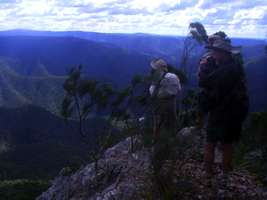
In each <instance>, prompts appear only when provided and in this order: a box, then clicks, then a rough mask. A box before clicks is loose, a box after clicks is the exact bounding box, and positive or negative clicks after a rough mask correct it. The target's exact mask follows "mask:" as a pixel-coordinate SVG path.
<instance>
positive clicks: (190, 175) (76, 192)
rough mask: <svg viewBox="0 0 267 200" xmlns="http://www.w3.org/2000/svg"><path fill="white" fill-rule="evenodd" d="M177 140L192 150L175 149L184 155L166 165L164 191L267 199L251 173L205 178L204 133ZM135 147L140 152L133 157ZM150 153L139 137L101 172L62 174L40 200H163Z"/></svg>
mask: <svg viewBox="0 0 267 200" xmlns="http://www.w3.org/2000/svg"><path fill="white" fill-rule="evenodd" d="M174 139H175V138H174ZM176 139H178V140H179V141H180V142H181V143H180V144H181V145H185V146H187V147H189V148H187V149H186V150H182V151H181V148H180V147H179V146H177V151H180V152H182V154H184V155H183V156H181V155H180V156H178V157H177V160H174V161H172V162H169V161H165V164H164V165H163V167H162V169H163V171H164V169H167V168H168V167H170V168H171V169H172V170H173V171H172V172H173V174H172V176H171V177H169V179H168V178H167V179H166V178H165V180H164V179H163V180H160V181H161V183H163V186H164V184H169V183H172V189H173V190H174V191H175V193H176V194H175V195H176V196H175V198H174V199H207V200H208V199H244V200H245V199H258V200H263V199H267V192H266V191H264V189H263V188H262V187H261V186H260V185H259V184H258V183H257V181H256V180H255V177H253V176H251V175H250V174H249V173H247V172H241V171H238V170H235V171H234V172H232V173H230V174H227V175H225V174H223V173H222V171H221V168H220V166H219V165H218V163H217V164H215V172H216V174H215V175H214V177H211V178H207V177H206V175H205V173H203V172H204V168H203V164H202V163H203V160H202V157H203V141H204V133H203V132H198V131H196V130H195V129H194V128H185V129H183V130H182V131H181V132H179V133H178V137H177V138H176ZM132 144H134V146H135V147H137V148H135V151H132V150H133V149H132ZM188 145H189V146H188ZM179 149H180V150H179ZM152 151H153V148H152V150H151V149H147V148H144V147H143V145H142V142H141V140H140V139H138V138H137V137H136V138H133V140H131V138H127V139H126V140H124V141H122V142H120V143H118V144H117V145H115V146H113V147H112V148H109V149H107V150H106V152H105V153H104V155H103V158H102V159H100V160H99V162H98V168H97V169H98V170H97V171H96V168H95V163H91V164H88V165H87V166H85V167H82V168H81V169H80V170H78V171H77V172H75V173H74V174H71V175H67V171H66V169H65V170H62V171H61V172H60V174H59V176H58V177H56V178H55V180H54V181H53V183H52V186H51V187H50V188H49V189H48V191H46V192H44V193H43V194H42V195H41V196H39V197H38V198H37V200H114V199H115V200H142V199H144V200H147V199H153V200H161V199H162V200H165V199H166V198H164V197H161V196H160V195H159V191H157V190H155V189H156V188H155V187H154V186H155V180H156V179H155V177H154V174H153V173H152V172H153V167H152V162H151V157H152V156H151V155H152V154H151V152H152ZM218 152H219V151H218ZM219 153H220V152H219ZM180 154H181V153H180ZM216 160H220V156H217V159H216ZM170 165H171V166H170ZM170 168H169V169H170ZM172 179H173V180H172ZM163 181H165V182H163Z"/></svg>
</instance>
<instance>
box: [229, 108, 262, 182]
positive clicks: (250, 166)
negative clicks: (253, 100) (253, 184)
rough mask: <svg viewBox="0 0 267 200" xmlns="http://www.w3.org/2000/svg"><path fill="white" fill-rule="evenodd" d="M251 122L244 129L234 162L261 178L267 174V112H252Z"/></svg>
mask: <svg viewBox="0 0 267 200" xmlns="http://www.w3.org/2000/svg"><path fill="white" fill-rule="evenodd" d="M249 119H250V122H249V125H248V126H247V127H246V129H245V130H244V131H243V136H242V138H241V141H240V143H239V144H238V146H237V149H236V154H235V158H234V163H235V165H236V167H238V168H241V169H247V170H249V171H251V172H253V173H255V174H257V175H258V176H259V177H260V178H266V174H267V136H266V132H267V112H262V113H252V114H251V115H250V117H249Z"/></svg>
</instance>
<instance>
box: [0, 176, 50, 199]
mask: <svg viewBox="0 0 267 200" xmlns="http://www.w3.org/2000/svg"><path fill="white" fill-rule="evenodd" d="M49 186H50V182H46V181H31V180H13V181H1V182H0V199H3V200H7V199H8V200H34V199H35V198H36V197H38V196H39V195H40V194H41V193H42V192H44V191H45V190H47V188H48V187H49Z"/></svg>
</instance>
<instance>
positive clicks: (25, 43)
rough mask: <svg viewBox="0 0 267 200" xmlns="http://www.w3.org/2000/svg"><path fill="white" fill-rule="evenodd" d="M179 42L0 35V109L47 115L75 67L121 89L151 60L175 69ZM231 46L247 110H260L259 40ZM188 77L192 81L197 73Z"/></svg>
mask: <svg viewBox="0 0 267 200" xmlns="http://www.w3.org/2000/svg"><path fill="white" fill-rule="evenodd" d="M183 40H184V38H183V37H174V36H159V35H149V34H105V33H92V32H49V31H29V30H13V31H3V32H0V66H1V70H2V73H1V76H0V82H1V85H2V88H1V89H0V105H2V106H11V105H21V104H23V103H25V102H27V103H32V104H33V105H38V106H43V107H45V108H47V109H48V110H50V111H51V110H52V111H53V110H55V109H57V107H58V106H59V105H58V102H60V101H61V99H62V95H63V90H62V88H61V86H60V85H62V83H63V81H64V77H63V76H65V75H66V73H67V72H68V70H69V69H70V68H71V67H74V66H78V65H79V64H82V65H84V67H85V72H86V73H87V75H88V76H89V77H92V78H94V79H97V80H100V81H104V82H108V83H113V84H115V85H116V86H118V87H123V86H125V85H127V84H128V82H129V80H130V79H131V78H132V76H134V75H135V74H145V73H148V72H149V70H150V67H149V62H150V61H151V59H152V58H155V57H163V58H165V59H166V60H168V61H169V62H170V63H171V64H173V65H175V66H179V62H180V61H179V59H180V55H181V50H182V47H183ZM232 42H233V44H234V45H242V47H243V55H244V60H245V63H246V65H245V67H246V70H247V76H248V85H249V88H250V89H249V90H250V96H251V102H252V110H263V109H265V108H266V107H267V103H264V102H265V99H264V97H265V96H264V95H263V94H264V93H265V91H263V88H264V87H265V84H266V83H265V79H262V78H261V77H262V76H261V75H259V76H258V74H259V71H260V72H261V74H266V67H264V66H266V64H265V59H264V58H265V57H266V55H265V52H264V41H263V40H257V39H239V38H233V39H232ZM202 53H203V48H202V49H201V48H198V49H197V51H196V52H195V54H194V56H193V57H192V58H191V60H190V65H191V66H192V67H193V72H196V67H197V65H196V63H197V62H198V59H199V56H200V55H201V54H202ZM3 66H4V67H3ZM3 70H4V71H3ZM193 78H194V80H193V81H194V82H195V81H196V74H195V75H193ZM15 80H16V81H15ZM258 84H262V86H261V87H257V85H258ZM39 88H41V89H40V90H39ZM47 102H50V103H47ZM51 102H52V103H51Z"/></svg>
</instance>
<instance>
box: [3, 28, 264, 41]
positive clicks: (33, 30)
mask: <svg viewBox="0 0 267 200" xmlns="http://www.w3.org/2000/svg"><path fill="white" fill-rule="evenodd" d="M8 31H32V32H51V33H60V32H62V33H63V32H82V33H99V34H121V35H138V34H140V35H153V36H162V37H186V35H175V34H159V33H149V32H98V31H84V30H59V31H53V30H40V29H39V30H38V29H5V30H0V32H8ZM232 38H235V39H255V40H266V38H264V37H263V38H262V37H248V36H247V37H240V36H239V37H238V36H234V37H232Z"/></svg>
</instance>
